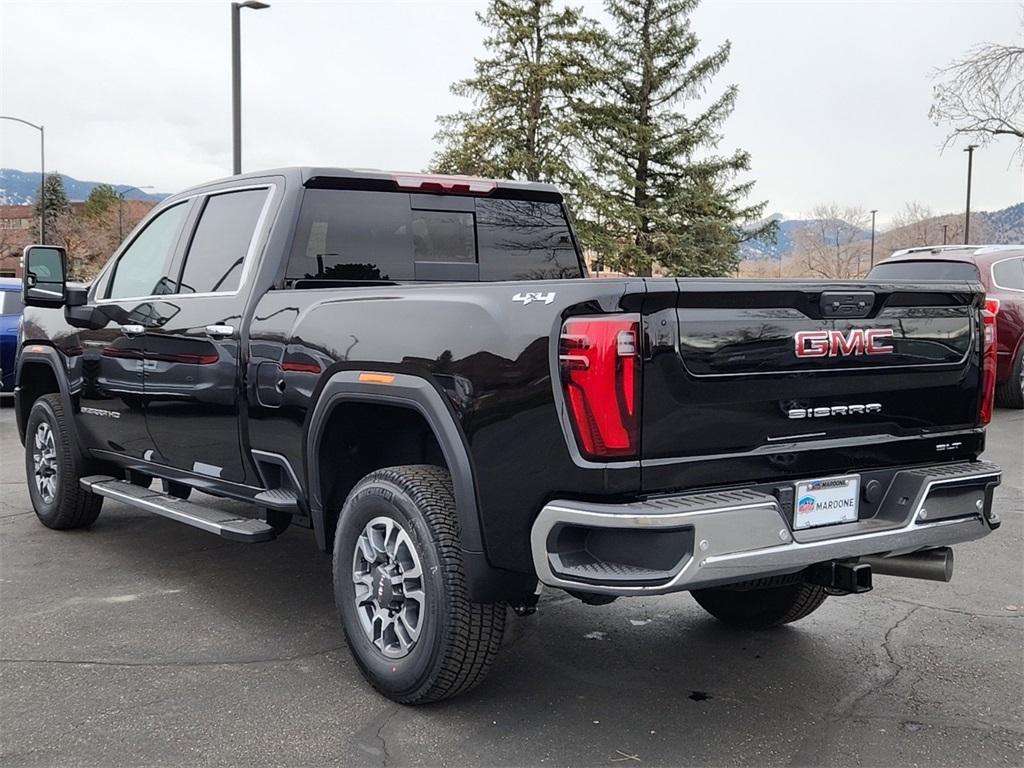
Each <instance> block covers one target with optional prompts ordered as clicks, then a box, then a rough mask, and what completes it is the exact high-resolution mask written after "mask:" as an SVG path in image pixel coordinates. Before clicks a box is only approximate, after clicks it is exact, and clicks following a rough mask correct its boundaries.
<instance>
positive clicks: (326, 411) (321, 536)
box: [304, 370, 484, 555]
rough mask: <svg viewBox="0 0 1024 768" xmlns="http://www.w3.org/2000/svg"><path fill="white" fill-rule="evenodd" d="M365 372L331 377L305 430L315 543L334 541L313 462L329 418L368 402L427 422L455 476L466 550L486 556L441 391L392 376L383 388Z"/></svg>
mask: <svg viewBox="0 0 1024 768" xmlns="http://www.w3.org/2000/svg"><path fill="white" fill-rule="evenodd" d="M361 373H364V371H358V370H345V371H339V372H337V373H334V374H333V375H331V376H330V377H329V378H327V379H326V381H325V382H324V383H323V386H322V387H321V389H320V394H319V397H318V398H317V400H316V405H315V406H314V408H313V410H312V412H311V414H310V417H309V421H308V426H307V428H306V439H305V445H304V454H305V465H306V466H305V475H306V481H307V488H308V496H307V498H308V501H309V510H310V515H311V517H312V523H313V530H314V532H315V534H316V538H317V544H318V545H320V547H321V548H322V549H324V550H325V551H326V550H327V549H329V547H330V542H328V541H326V518H327V510H326V509H324V499H323V498H321V492H320V463H319V462H318V461H317V460H316V458H315V457H316V455H317V449H318V447H319V445H320V441H321V439H322V438H323V432H324V429H325V427H326V424H327V420H328V419H329V418H330V415H331V413H332V412H333V410H334V408H335V407H336V406H337V405H339V404H340V403H342V402H366V403H373V404H378V405H392V406H396V407H399V408H409V409H411V410H414V411H416V412H417V413H419V414H420V415H421V416H422V417H423V418H424V419H425V420H426V422H427V424H428V426H429V427H430V428H431V430H432V431H433V433H434V437H435V438H436V439H437V442H438V445H439V446H440V447H441V452H442V454H443V455H444V460H445V463H447V464H448V470H449V472H450V473H451V477H452V489H453V490H454V492H455V512H456V515H457V516H458V520H459V530H460V533H461V545H462V549H463V552H465V553H467V554H478V555H482V554H483V551H484V544H483V534H482V532H481V529H480V515H479V507H478V504H477V497H476V485H475V484H474V481H473V468H472V464H471V463H470V460H469V452H468V451H467V449H466V442H465V439H464V438H463V435H462V432H461V431H460V430H459V427H458V425H457V424H456V422H455V417H454V416H453V415H452V413H451V411H449V410H448V406H447V405H446V404H445V401H444V400H443V399H442V397H441V395H440V393H439V392H438V391H437V389H435V388H434V386H433V385H432V384H431V383H430V382H429V381H427V380H426V379H424V378H422V377H420V376H412V375H409V374H404V373H395V374H388V375H392V376H394V380H393V381H392V382H391V383H389V384H379V383H367V382H363V381H360V380H359V376H360V374H361Z"/></svg>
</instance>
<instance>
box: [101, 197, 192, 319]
mask: <svg viewBox="0 0 1024 768" xmlns="http://www.w3.org/2000/svg"><path fill="white" fill-rule="evenodd" d="M188 208H189V206H188V203H178V204H177V205H174V206H172V207H170V208H168V209H166V210H165V211H163V212H162V213H159V214H157V216H156V218H154V219H153V220H152V221H150V222H149V224H147V225H146V228H145V229H144V230H142V232H141V233H140V234H139V236H138V237H136V238H135V239H134V240H133V241H132V243H131V245H129V246H128V248H127V249H126V250H125V252H124V253H122V254H121V258H120V259H118V261H117V264H116V265H115V267H114V276H113V278H112V279H111V281H110V289H109V290H108V291H107V298H110V299H124V298H128V297H130V296H155V295H157V294H161V293H169V292H170V291H168V290H167V285H168V283H171V284H173V280H172V279H171V278H169V277H168V276H167V270H168V268H169V267H170V263H171V257H172V256H173V255H174V247H175V246H176V245H177V243H178V236H179V235H180V233H181V226H182V224H183V223H184V221H185V215H186V213H187V212H188Z"/></svg>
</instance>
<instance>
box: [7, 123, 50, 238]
mask: <svg viewBox="0 0 1024 768" xmlns="http://www.w3.org/2000/svg"><path fill="white" fill-rule="evenodd" d="M0 120H13V121H14V122H16V123H21V124H23V125H27V126H28V127H29V128H35V129H36V130H37V131H39V242H40V244H41V245H46V131H45V130H44V129H43V126H41V125H36V124H35V123H30V122H29V121H28V120H22V119H21V118H20V117H7V116H6V115H0Z"/></svg>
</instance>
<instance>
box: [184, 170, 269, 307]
mask: <svg viewBox="0 0 1024 768" xmlns="http://www.w3.org/2000/svg"><path fill="white" fill-rule="evenodd" d="M267 194H268V190H266V189H245V190H240V191H238V192H223V193H220V194H216V195H210V197H208V198H207V200H206V204H205V205H204V206H203V212H202V214H201V215H200V217H199V224H198V225H196V230H195V234H194V235H193V237H192V243H191V244H190V245H189V248H188V255H187V256H186V257H185V267H184V269H183V270H182V273H181V286H180V289H179V291H180V293H218V292H222V291H223V292H228V291H237V290H238V286H239V283H240V281H241V277H242V267H243V266H244V264H245V257H246V254H247V253H248V252H249V244H250V243H251V242H252V239H253V237H254V235H255V232H256V223H257V222H258V221H259V218H260V213H261V212H262V211H263V204H264V203H265V202H266V199H267Z"/></svg>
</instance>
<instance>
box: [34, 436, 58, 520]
mask: <svg viewBox="0 0 1024 768" xmlns="http://www.w3.org/2000/svg"><path fill="white" fill-rule="evenodd" d="M32 464H33V468H34V475H35V483H36V490H37V491H38V492H39V498H41V499H42V500H43V503H45V504H51V503H53V500H54V499H55V498H56V497H57V445H56V442H55V440H54V437H53V430H52V429H50V425H49V424H48V423H47V422H45V421H43V422H40V423H39V426H38V427H36V433H35V435H33V438H32Z"/></svg>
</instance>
